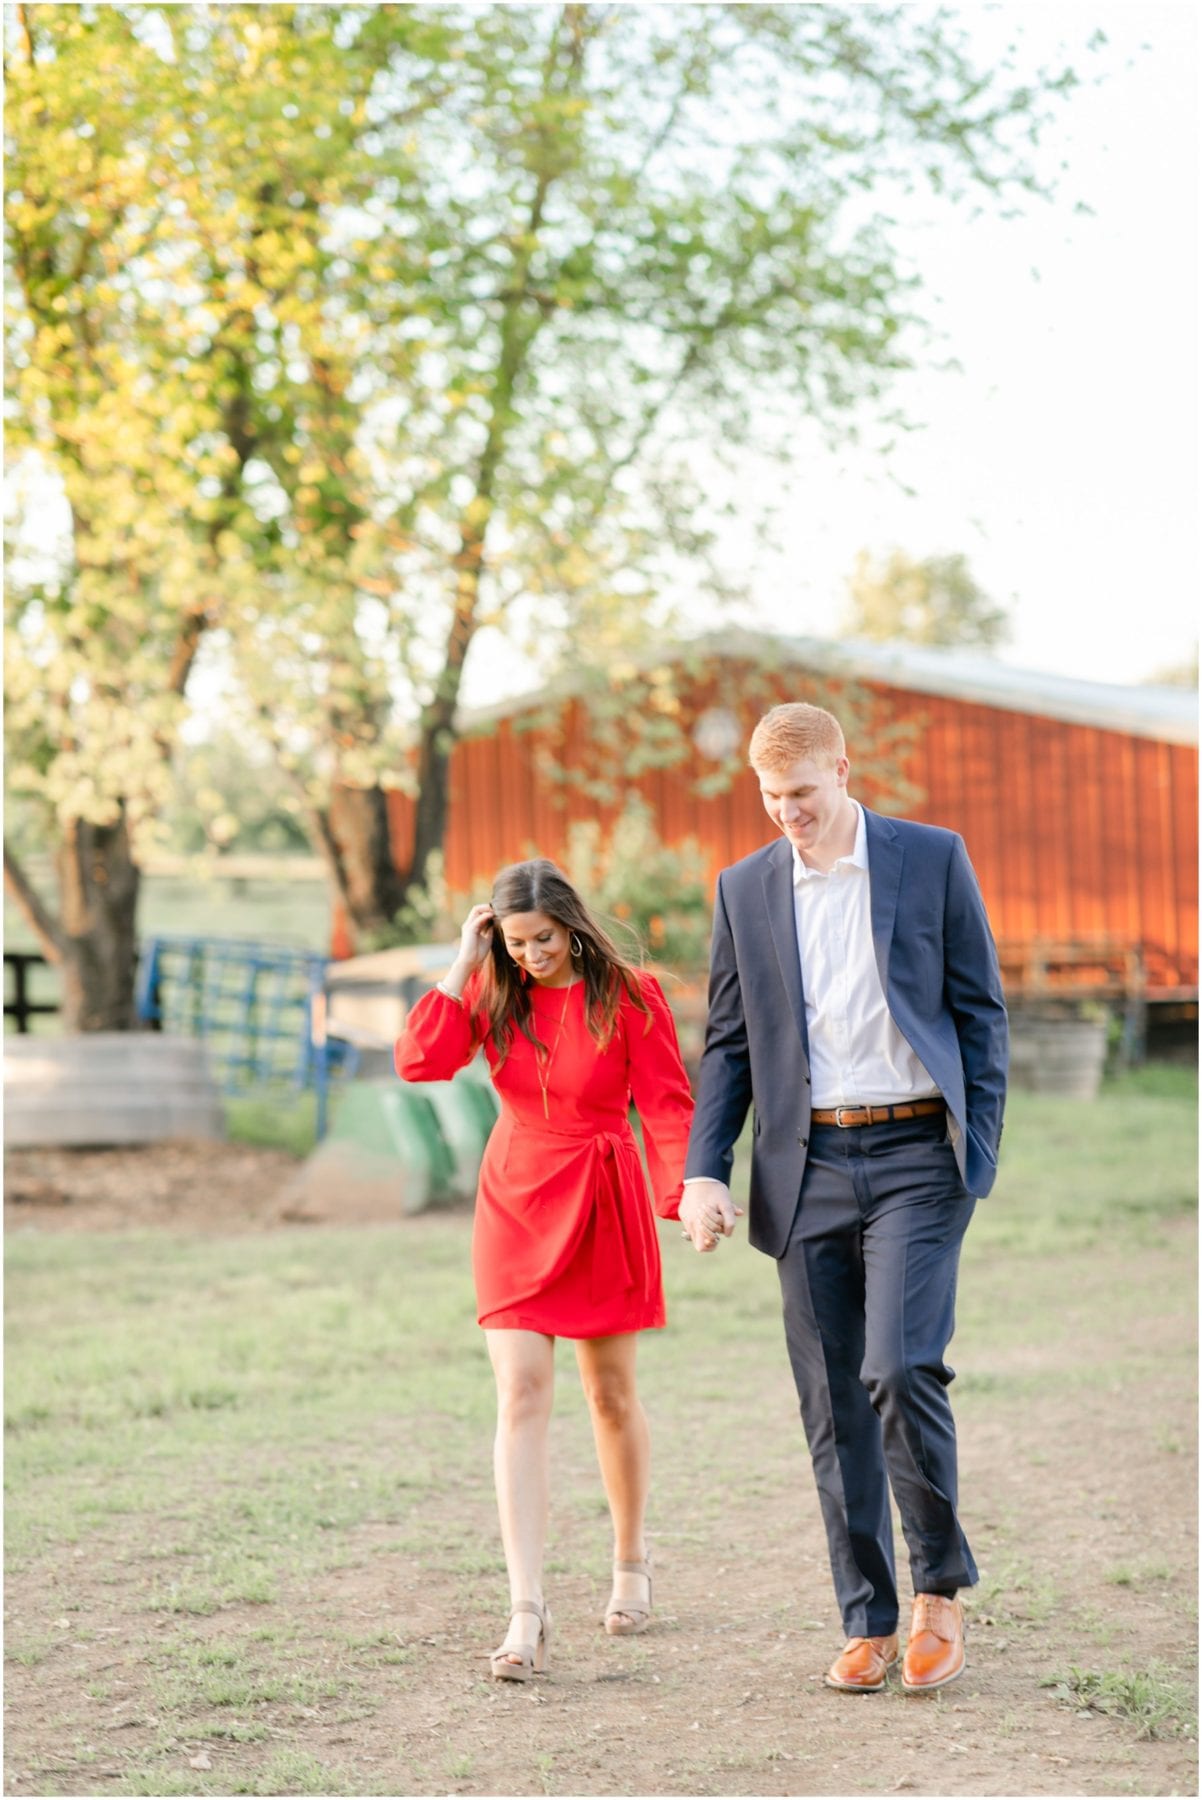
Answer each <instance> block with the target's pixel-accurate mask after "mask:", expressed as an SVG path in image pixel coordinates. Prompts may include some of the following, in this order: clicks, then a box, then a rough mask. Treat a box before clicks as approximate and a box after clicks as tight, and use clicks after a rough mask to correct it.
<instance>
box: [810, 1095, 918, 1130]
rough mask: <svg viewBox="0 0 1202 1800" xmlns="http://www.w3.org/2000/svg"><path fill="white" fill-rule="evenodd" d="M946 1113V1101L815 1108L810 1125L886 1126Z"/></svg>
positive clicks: (903, 1101) (911, 1101)
mask: <svg viewBox="0 0 1202 1800" xmlns="http://www.w3.org/2000/svg"><path fill="white" fill-rule="evenodd" d="M946 1111H947V1101H946V1100H902V1101H899V1102H898V1104H897V1105H896V1106H830V1107H825V1108H819V1107H815V1109H814V1111H813V1112H812V1113H811V1114H810V1123H811V1124H812V1125H887V1124H888V1123H889V1121H890V1120H891V1119H926V1118H932V1117H934V1115H935V1114H936V1113H941V1112H946Z"/></svg>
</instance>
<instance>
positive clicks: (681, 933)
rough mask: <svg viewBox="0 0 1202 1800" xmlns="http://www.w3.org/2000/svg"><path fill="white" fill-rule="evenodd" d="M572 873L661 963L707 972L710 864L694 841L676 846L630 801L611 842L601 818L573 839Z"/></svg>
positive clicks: (597, 906)
mask: <svg viewBox="0 0 1202 1800" xmlns="http://www.w3.org/2000/svg"><path fill="white" fill-rule="evenodd" d="M565 860H566V864H567V867H566V871H565V872H566V874H567V876H568V878H569V880H570V881H571V882H572V884H573V886H575V887H576V888H578V889H579V891H580V893H581V894H582V895H583V897H584V899H585V900H586V901H587V903H588V905H589V906H590V907H592V908H593V910H594V911H596V912H597V913H599V914H601V915H602V916H603V917H607V918H612V919H615V920H617V921H618V923H619V925H620V926H621V927H624V928H625V933H621V932H620V933H619V934H618V935H619V937H621V936H622V935H625V934H626V933H628V934H629V935H630V936H632V937H634V938H636V939H637V941H638V944H639V946H640V947H641V948H645V949H646V950H648V951H649V952H650V954H651V956H652V957H654V959H655V960H656V962H661V963H668V964H670V965H671V966H672V967H673V968H676V969H680V970H693V969H700V968H703V967H704V966H705V963H706V958H707V954H708V948H709V936H710V903H709V885H710V882H709V861H708V858H707V857H706V855H705V852H704V851H703V850H702V849H701V847H700V845H699V844H698V843H697V842H696V841H695V840H694V839H691V838H690V839H687V840H686V841H685V842H684V843H683V844H678V845H674V846H670V845H667V844H665V843H663V842H662V841H661V839H660V837H659V835H658V833H657V832H656V829H655V824H654V819H653V815H652V812H651V808H650V807H649V806H648V805H647V803H646V802H645V801H644V800H641V799H639V798H638V797H637V796H631V798H630V799H628V800H627V802H626V805H625V807H624V809H623V811H622V812H621V814H620V815H619V817H618V819H617V820H616V821H615V823H614V825H613V827H612V829H611V830H610V833H609V836H608V838H606V837H605V836H604V834H603V832H602V829H601V826H600V824H599V823H598V822H597V821H596V820H595V819H589V820H584V821H581V822H579V823H577V824H575V825H573V826H572V827H571V829H570V831H569V833H568V851H567V857H566V859H565Z"/></svg>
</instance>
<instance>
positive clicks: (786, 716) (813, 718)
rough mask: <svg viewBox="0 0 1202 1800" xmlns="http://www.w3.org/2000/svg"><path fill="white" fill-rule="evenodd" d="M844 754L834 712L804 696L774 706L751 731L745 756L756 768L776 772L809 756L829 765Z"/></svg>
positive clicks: (845, 752)
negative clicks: (800, 698)
mask: <svg viewBox="0 0 1202 1800" xmlns="http://www.w3.org/2000/svg"><path fill="white" fill-rule="evenodd" d="M846 755H847V749H846V746H845V745H844V742H843V727H842V726H841V725H840V723H839V721H838V719H836V717H835V715H834V713H828V712H826V711H825V710H824V709H823V708H822V707H821V706H810V705H808V704H807V703H806V702H805V701H803V700H794V701H790V702H789V703H788V704H786V705H784V706H774V707H773V708H772V711H771V712H769V713H765V714H764V716H763V718H762V719H761V720H760V722H759V724H758V725H757V726H756V728H755V730H754V731H753V732H752V734H751V743H750V744H749V745H748V747H747V760H748V761H749V762H750V763H751V765H752V767H753V768H756V769H769V770H771V771H772V772H774V773H775V772H777V771H779V770H782V769H789V768H792V766H793V764H794V763H795V762H801V761H803V759H805V758H807V757H812V758H813V760H814V761H815V762H816V763H820V764H825V765H826V766H827V767H830V766H831V765H832V764H833V763H836V762H838V760H839V758H840V757H841V756H846Z"/></svg>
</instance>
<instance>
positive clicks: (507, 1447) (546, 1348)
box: [484, 1331, 555, 1662]
mask: <svg viewBox="0 0 1202 1800" xmlns="http://www.w3.org/2000/svg"><path fill="white" fill-rule="evenodd" d="M484 1335H485V1338H486V1340H487V1342H488V1354H489V1356H490V1358H491V1359H492V1366H493V1374H494V1375H495V1376H496V1381H497V1435H496V1439H495V1442H494V1446H493V1472H494V1475H495V1477H496V1484H497V1511H498V1513H499V1514H500V1517H501V1542H502V1543H503V1545H504V1546H505V1564H506V1567H507V1569H508V1570H509V1604H510V1605H511V1606H516V1604H517V1603H518V1601H519V1600H537V1601H538V1603H539V1604H540V1606H541V1605H542V1600H543V1549H544V1545H545V1543H546V1537H547V1503H548V1492H549V1482H548V1471H547V1428H548V1424H549V1422H550V1418H551V1401H552V1398H553V1395H554V1385H555V1339H554V1338H550V1337H544V1336H543V1334H542V1333H541V1332H538V1331H486V1332H485V1334H484ZM538 1633H539V1623H538V1619H537V1618H536V1617H535V1615H534V1614H533V1613H519V1614H518V1615H517V1617H516V1618H515V1619H513V1620H512V1621H511V1623H510V1626H509V1630H508V1632H507V1633H506V1636H505V1643H506V1644H507V1645H508V1644H513V1645H515V1646H516V1645H522V1644H527V1645H529V1644H535V1643H537V1642H538ZM510 1660H511V1661H513V1662H520V1661H521V1657H520V1656H518V1655H516V1654H515V1655H514V1656H513V1657H512V1658H511V1659H510Z"/></svg>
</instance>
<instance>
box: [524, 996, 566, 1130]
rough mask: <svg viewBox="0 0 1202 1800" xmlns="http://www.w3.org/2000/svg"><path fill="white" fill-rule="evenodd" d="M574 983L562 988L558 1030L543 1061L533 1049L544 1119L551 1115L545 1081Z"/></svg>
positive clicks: (549, 1075) (549, 1071)
mask: <svg viewBox="0 0 1202 1800" xmlns="http://www.w3.org/2000/svg"><path fill="white" fill-rule="evenodd" d="M575 985H576V984H575V982H573V981H569V983H568V985H567V987H566V988H565V989H564V996H563V1011H562V1012H561V1013H560V1015H559V1030H558V1031H557V1032H556V1034H555V1041H554V1043H553V1044H552V1045H551V1048H550V1049H549V1050H548V1052H547V1059H546V1062H545V1063H544V1062H543V1058H542V1055H541V1054H540V1052H539V1051H538V1050H535V1052H534V1073H535V1074H536V1075H537V1076H538V1085H539V1087H540V1088H541V1089H542V1094H543V1118H544V1119H549V1118H550V1117H551V1109H550V1107H549V1106H548V1105H547V1083H548V1082H549V1081H550V1079H551V1061H552V1058H553V1057H554V1055H555V1052H556V1051H557V1050H558V1049H559V1040H560V1038H561V1037H562V1036H563V1028H564V1026H565V1025H566V1024H567V1019H568V1001H569V1000H570V999H571V997H572V989H573V988H574V987H575ZM544 1070H545V1071H546V1072H545V1073H544Z"/></svg>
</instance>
